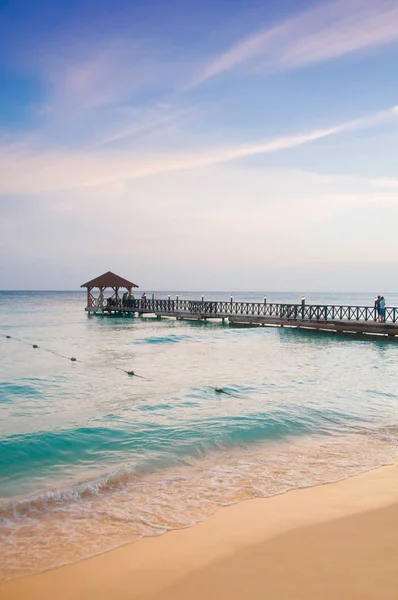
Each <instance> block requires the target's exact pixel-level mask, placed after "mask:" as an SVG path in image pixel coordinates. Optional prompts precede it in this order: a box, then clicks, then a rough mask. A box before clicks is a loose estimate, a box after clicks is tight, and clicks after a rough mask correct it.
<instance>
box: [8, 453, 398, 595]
mask: <svg viewBox="0 0 398 600" xmlns="http://www.w3.org/2000/svg"><path fill="white" fill-rule="evenodd" d="M0 598H1V600H16V599H24V600H25V599H26V600H36V599H37V600H39V599H41V600H46V599H53V598H57V600H71V599H72V598H73V599H76V598H82V599H85V600H91V599H92V600H94V599H95V600H105V599H106V600H108V599H112V600H135V599H138V598H140V599H141V598H142V599H145V598H152V599H156V600H171V599H173V600H179V599H181V600H182V599H184V600H195V599H199V598H201V599H202V598H206V599H207V600H213V599H216V598H217V599H222V598H228V600H235V599H236V600H237V599H241V598H242V599H243V598H245V599H253V600H257V599H260V598H261V599H264V598H267V600H273V599H275V600H276V599H278V600H293V599H294V600H301V599H303V600H304V598H305V599H306V600H312V599H313V600H315V599H317V600H319V599H325V600H329V599H330V600H332V598H333V599H339V600H345V599H347V600H370V599H371V600H373V599H374V600H398V463H395V464H394V465H392V466H388V467H382V468H380V469H377V470H375V471H372V472H369V473H366V474H362V475H359V476H357V477H354V478H351V479H347V480H344V481H341V482H339V483H335V484H330V485H324V486H319V487H315V488H308V489H303V490H295V491H292V492H289V493H287V494H285V495H283V496H274V497H272V498H268V499H262V500H249V501H247V502H241V503H240V504H237V505H235V506H231V507H228V508H224V509H222V510H220V511H219V512H218V513H217V514H215V515H213V516H211V517H209V518H208V519H206V520H205V521H204V522H203V523H199V524H198V525H195V526H194V527H191V528H189V529H184V530H179V531H172V532H170V533H167V534H165V535H163V536H161V537H156V538H147V539H144V540H141V541H139V542H136V543H134V544H130V545H128V546H124V547H122V548H118V549H117V550H113V551H111V552H108V553H106V554H102V555H101V556H97V557H93V558H90V559H87V560H84V561H81V562H79V563H76V564H73V565H68V566H65V567H61V568H58V569H54V570H52V571H47V572H44V573H41V574H39V575H35V576H33V577H27V578H24V579H19V580H16V581H11V582H8V583H5V584H3V585H1V586H0Z"/></svg>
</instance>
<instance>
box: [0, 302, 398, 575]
mask: <svg viewBox="0 0 398 600" xmlns="http://www.w3.org/2000/svg"><path fill="white" fill-rule="evenodd" d="M147 293H148V294H151V293H152V292H147ZM232 295H233V298H234V300H237V301H239V300H248V301H263V299H264V295H266V296H267V301H269V302H278V301H281V302H286V303H289V302H299V301H300V298H301V293H295V294H286V293H269V292H268V293H267V292H265V293H258V292H256V293H254V292H253V293H233V294H232ZM305 295H306V298H307V302H308V303H313V304H317V303H321V304H326V303H328V304H354V305H357V304H358V305H362V306H372V304H373V298H374V295H373V294H345V295H343V294H310V293H308V294H305ZM200 296H201V294H193V293H188V292H186V293H180V294H179V297H180V298H200ZM156 297H167V294H165V293H164V292H156ZM173 297H175V292H173ZM229 297H230V295H229V294H226V293H223V294H221V293H216V292H206V293H205V298H208V299H209V300H210V299H211V300H218V299H229ZM386 300H387V305H388V306H398V296H397V295H396V294H389V295H388V296H386ZM84 306H85V295H84V293H81V292H0V333H1V340H0V360H1V380H0V554H1V556H2V560H1V565H0V578H2V579H9V578H13V577H17V576H21V575H26V574H29V573H35V572H37V571H40V570H43V569H46V568H50V567H53V566H56V565H59V564H64V563H67V562H71V561H75V560H78V559H80V558H84V557H87V556H90V555H92V554H95V553H98V552H102V551H105V550H108V549H110V548H113V547H116V546H119V545H121V544H124V543H127V542H130V541H134V540H137V539H139V538H140V537H142V536H148V535H156V534H159V533H162V532H164V531H167V530H169V529H173V528H178V527H183V526H187V525H190V524H193V523H195V522H197V521H199V520H200V519H203V518H204V517H206V516H207V515H209V514H211V513H213V512H214V511H216V510H217V509H218V508H219V507H221V506H224V505H227V504H231V503H234V502H237V501H240V500H243V499H247V498H255V497H265V496H270V495H273V494H277V493H281V492H284V491H286V490H289V489H293V488H298V487H303V486H310V485H315V484H317V483H323V482H327V481H335V480H339V479H341V478H344V477H348V476H351V475H353V474H356V473H359V472H362V471H364V470H367V469H371V468H374V467H376V466H378V465H381V464H385V463H388V462H390V461H391V459H392V458H393V457H394V456H395V455H396V454H397V441H398V391H397V385H396V382H397V376H398V343H396V342H392V341H385V340H380V341H377V340H376V341H375V340H357V339H346V338H344V337H339V336H332V335H329V334H324V335H317V334H314V333H304V332H300V331H295V330H289V329H273V328H261V329H246V328H244V329H240V328H239V329H237V328H232V327H229V326H227V325H226V326H223V325H222V324H221V323H217V322H216V323H207V324H202V323H194V322H184V321H175V320H171V319H162V320H157V319H152V318H143V319H139V318H129V317H126V318H113V317H87V315H86V314H85V312H84ZM6 335H10V336H12V337H13V338H19V339H20V340H22V341H23V342H27V343H26V344H25V343H22V342H18V341H16V340H14V339H11V340H8V339H6V337H5V336H6ZM33 344H38V345H39V346H41V347H40V348H37V349H33V347H32V345H33ZM44 349H46V350H50V351H53V352H55V353H58V354H62V355H64V356H65V357H71V356H74V357H76V358H78V359H79V361H81V362H75V363H72V362H70V361H69V360H67V358H62V357H59V356H57V355H56V354H53V353H51V352H47V351H45V350H44ZM123 370H134V371H135V372H136V373H137V374H138V375H141V376H142V378H136V377H129V376H128V375H126V374H125V373H124V372H123ZM215 387H222V388H223V389H225V390H226V391H227V392H229V393H228V394H218V393H216V392H215Z"/></svg>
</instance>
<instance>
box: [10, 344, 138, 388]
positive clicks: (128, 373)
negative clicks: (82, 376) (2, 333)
mask: <svg viewBox="0 0 398 600" xmlns="http://www.w3.org/2000/svg"><path fill="white" fill-rule="evenodd" d="M6 338H7V339H8V340H15V341H16V342H20V343H21V344H25V346H29V348H35V349H38V350H43V351H44V352H50V354H54V355H55V356H59V357H60V358H65V359H66V360H69V361H71V362H79V363H82V364H84V362H85V361H83V360H80V359H78V358H76V357H75V356H65V354H60V353H59V352H56V351H55V350H50V349H49V348H43V346H39V345H38V344H30V343H29V342H26V341H25V340H21V339H20V338H17V337H14V336H12V335H6ZM108 366H109V367H110V368H111V369H117V371H121V372H122V373H126V374H127V375H129V376H134V377H139V378H140V379H147V378H146V377H143V376H142V375H137V373H135V372H134V371H126V370H125V369H122V368H121V367H116V366H115V365H108Z"/></svg>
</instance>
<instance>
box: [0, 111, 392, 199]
mask: <svg viewBox="0 0 398 600" xmlns="http://www.w3.org/2000/svg"><path fill="white" fill-rule="evenodd" d="M397 117H398V107H396V106H394V107H392V108H390V109H388V110H385V111H381V112H378V113H375V114H372V115H368V116H366V117H363V118H360V119H354V120H351V121H346V122H343V123H339V124H336V125H333V126H331V127H327V128H323V129H316V130H313V131H309V132H305V133H300V134H294V135H291V136H282V137H278V138H274V139H269V140H263V141H260V142H252V143H249V144H245V145H236V146H229V147H218V148H210V149H206V150H198V151H196V152H189V151H186V152H184V153H178V154H177V153H171V152H169V153H164V154H160V153H158V152H157V151H154V152H153V153H147V154H146V155H145V154H144V153H143V152H140V153H138V152H137V151H120V150H119V151H113V152H112V151H109V150H108V151H106V150H103V149H102V150H93V151H91V152H85V153H82V152H72V151H70V152H66V151H58V152H56V151H55V152H51V153H49V152H43V153H40V152H38V151H35V150H34V149H30V150H19V151H18V150H17V149H16V148H15V147H14V148H12V147H11V148H10V147H3V148H1V147H0V193H3V194H35V193H39V192H45V191H51V190H62V189H73V188H82V187H90V186H98V185H104V184H108V183H113V182H119V181H126V180H131V179H138V178H140V177H148V176H150V175H156V174H159V173H167V172H172V171H179V170H183V169H192V168H197V167H202V166H206V165H214V164H220V163H226V162H230V161H233V160H238V159H241V158H246V157H250V156H255V155H261V154H267V153H272V152H277V151H281V150H286V149H289V148H295V147H297V146H301V145H303V144H308V143H310V142H314V141H316V140H320V139H323V138H327V137H329V136H333V135H337V134H339V133H344V132H347V131H352V130H355V129H362V128H366V127H372V126H377V125H380V124H383V123H386V122H389V121H391V120H393V119H396V118H397Z"/></svg>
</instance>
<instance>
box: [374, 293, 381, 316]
mask: <svg viewBox="0 0 398 600" xmlns="http://www.w3.org/2000/svg"><path fill="white" fill-rule="evenodd" d="M379 317H380V296H377V297H376V298H375V321H376V319H378V318H379Z"/></svg>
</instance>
